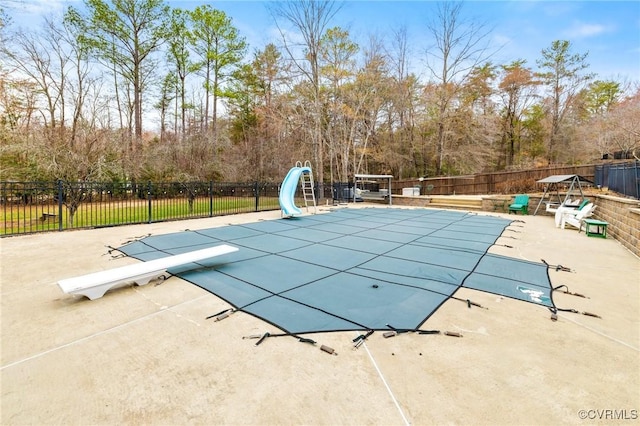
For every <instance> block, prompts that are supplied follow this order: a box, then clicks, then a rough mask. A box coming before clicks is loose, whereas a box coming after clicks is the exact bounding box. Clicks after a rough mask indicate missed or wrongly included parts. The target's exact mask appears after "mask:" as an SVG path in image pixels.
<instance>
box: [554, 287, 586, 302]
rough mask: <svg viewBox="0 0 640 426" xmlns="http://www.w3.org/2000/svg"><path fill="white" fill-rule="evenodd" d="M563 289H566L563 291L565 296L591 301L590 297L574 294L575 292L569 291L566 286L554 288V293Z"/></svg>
mask: <svg viewBox="0 0 640 426" xmlns="http://www.w3.org/2000/svg"><path fill="white" fill-rule="evenodd" d="M563 287H564V288H565V290H564V291H563V293H564V294H568V295H571V296H577V297H582V298H584V299H590V297H587V296H585V295H584V294H580V293H573V292H571V291H569V287H567V286H566V285H565V284H562V285H559V286H558V287H554V288H553V290H552V291H556V290H560V289H561V288H563Z"/></svg>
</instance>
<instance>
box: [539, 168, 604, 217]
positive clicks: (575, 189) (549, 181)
mask: <svg viewBox="0 0 640 426" xmlns="http://www.w3.org/2000/svg"><path fill="white" fill-rule="evenodd" d="M537 183H541V184H544V185H545V187H544V194H542V197H541V198H540V201H539V202H538V205H537V206H536V210H535V211H534V212H533V215H534V216H535V215H536V213H538V209H539V208H540V205H541V204H542V203H543V201H544V200H545V198H546V197H547V195H548V196H549V201H548V203H549V204H550V205H555V206H556V208H557V207H559V206H564V205H566V204H567V202H568V201H569V200H570V199H571V197H573V196H577V195H578V194H580V199H581V200H582V199H584V193H583V192H582V184H583V183H584V184H588V185H593V182H592V181H590V180H589V179H587V178H584V177H582V176H579V175H551V176H548V177H546V178H544V179H540V180H539V181H537ZM560 185H565V186H566V185H568V186H569V189H568V190H567V194H566V195H565V197H564V200H562V199H561V197H560ZM553 196H555V199H556V200H557V202H555V201H552V200H551V198H552V197H553ZM547 211H552V210H549V207H548V206H547Z"/></svg>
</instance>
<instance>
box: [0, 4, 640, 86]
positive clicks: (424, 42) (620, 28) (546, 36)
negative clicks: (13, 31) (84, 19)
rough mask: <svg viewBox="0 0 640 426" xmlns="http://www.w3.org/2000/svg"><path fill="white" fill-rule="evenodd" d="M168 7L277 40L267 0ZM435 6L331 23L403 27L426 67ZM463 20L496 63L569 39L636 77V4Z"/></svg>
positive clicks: (368, 12)
mask: <svg viewBox="0 0 640 426" xmlns="http://www.w3.org/2000/svg"><path fill="white" fill-rule="evenodd" d="M165 1H166V2H167V3H168V4H169V5H171V6H172V7H180V8H183V9H193V8H195V7H196V6H198V5H201V4H210V5H211V6H213V7H214V8H216V9H220V10H222V11H224V12H225V13H226V14H227V15H228V16H229V17H231V19H232V21H233V25H234V26H235V27H237V28H238V30H239V32H240V34H241V35H242V36H244V37H245V38H246V40H247V42H248V43H249V46H250V49H251V51H253V50H255V49H261V48H263V47H264V46H265V45H266V44H267V43H270V42H274V43H276V44H277V43H278V40H279V39H278V32H277V29H276V27H275V25H274V23H273V20H272V18H271V16H270V14H269V12H268V9H267V5H268V3H269V2H267V1H251V0H236V1H206V0H165ZM290 1H294V0H290ZM69 5H73V6H74V7H77V8H82V7H83V1H82V0H0V6H1V7H3V9H4V10H5V12H6V13H7V14H8V15H9V16H10V17H11V18H12V20H13V21H14V25H19V26H34V25H37V23H38V22H39V20H40V19H41V17H42V16H43V15H45V14H54V15H55V14H61V13H62V12H63V11H64V10H65V9H66V7H68V6H69ZM435 7H436V3H435V2H434V1H428V0H412V1H385V0H347V1H344V2H343V6H342V8H341V9H340V11H339V13H338V14H337V15H336V17H335V20H334V21H332V23H331V26H340V27H342V28H347V29H349V31H350V34H351V37H352V38H353V39H354V41H356V42H357V43H359V44H360V45H361V46H365V45H366V44H367V42H368V39H369V36H370V35H371V34H376V35H378V36H381V37H390V36H391V34H392V33H393V31H396V30H398V29H399V28H401V27H406V29H407V33H408V38H409V40H410V46H409V49H410V54H411V58H412V59H411V61H412V69H413V70H414V72H416V73H417V74H420V73H421V70H424V68H425V67H424V65H425V59H426V51H427V48H428V46H430V45H431V43H432V42H431V41H430V38H429V33H428V30H427V23H428V22H429V20H430V19H432V18H433V12H434V10H435ZM462 10H463V15H464V18H465V19H467V20H469V19H471V20H473V21H475V22H478V23H483V24H486V25H487V28H490V29H491V32H490V34H489V37H490V40H489V41H490V42H491V46H492V50H493V51H495V52H496V53H495V54H494V55H493V56H492V57H491V60H492V61H493V62H494V63H498V64H506V63H510V62H512V61H514V60H517V59H524V60H526V61H527V64H528V65H529V66H531V67H532V68H534V69H536V68H537V67H536V60H537V59H539V58H540V57H541V51H542V49H545V48H548V47H549V46H550V45H551V43H552V42H553V41H554V40H569V41H570V42H571V43H572V53H579V54H583V53H588V56H587V59H586V62H587V63H588V64H589V65H590V67H589V71H590V72H594V73H596V74H597V77H598V78H599V79H601V80H616V81H634V82H637V81H640V1H637V0H633V1H544V0H538V1H527V0H525V1H497V0H496V1H480V0H470V1H466V2H465V3H464V6H463V9H462Z"/></svg>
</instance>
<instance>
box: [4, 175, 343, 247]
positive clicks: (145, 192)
mask: <svg viewBox="0 0 640 426" xmlns="http://www.w3.org/2000/svg"><path fill="white" fill-rule="evenodd" d="M338 185H339V184H338ZM279 190H280V184H279V183H261V182H250V183H225V182H162V183H152V182H146V183H134V182H123V183H114V182H65V181H58V182H0V215H1V217H2V220H3V222H2V225H1V226H2V228H1V229H0V235H1V236H9V235H19V234H31V233H35V232H46V231H64V230H68V229H86V228H99V227H107V226H118V225H132V224H139V223H152V222H162V221H169V220H181V219H196V218H203V217H213V216H224V215H230V214H238V213H249V212H259V211H268V210H278V209H279V208H280V205H279V201H278V195H279ZM315 191H316V192H315V193H316V198H318V199H319V198H328V199H332V198H334V199H335V197H336V189H335V188H332V187H331V186H329V185H317V184H316V187H315ZM296 202H298V203H303V202H304V201H303V196H302V194H301V193H300V189H299V188H298V192H297V193H296Z"/></svg>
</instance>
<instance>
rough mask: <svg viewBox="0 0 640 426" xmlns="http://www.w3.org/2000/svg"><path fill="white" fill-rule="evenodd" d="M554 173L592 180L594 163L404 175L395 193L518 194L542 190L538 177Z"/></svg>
mask: <svg viewBox="0 0 640 426" xmlns="http://www.w3.org/2000/svg"><path fill="white" fill-rule="evenodd" d="M551 175H580V176H582V177H585V178H587V179H589V180H591V181H593V179H594V175H595V165H593V164H589V165H584V166H562V167H544V168H539V169H531V170H523V171H513V172H492V173H480V174H477V175H469V176H450V177H434V178H425V179H423V180H422V181H420V180H419V179H403V180H395V181H393V182H392V190H393V193H394V194H402V188H407V187H419V188H420V194H422V195H455V194H465V195H484V194H515V193H519V192H537V191H542V190H543V189H542V187H541V185H539V184H537V183H536V181H538V180H540V179H543V178H545V177H547V176H551Z"/></svg>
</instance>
